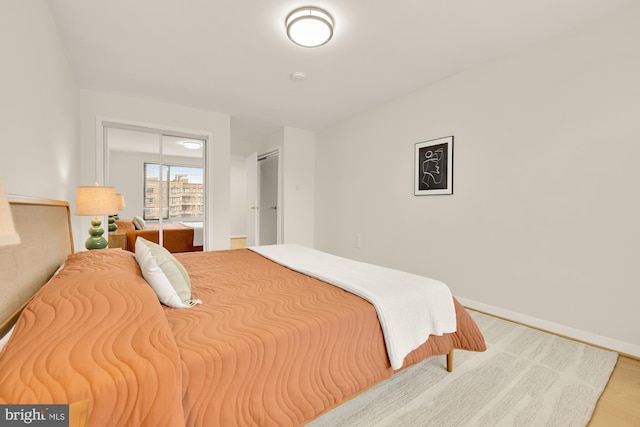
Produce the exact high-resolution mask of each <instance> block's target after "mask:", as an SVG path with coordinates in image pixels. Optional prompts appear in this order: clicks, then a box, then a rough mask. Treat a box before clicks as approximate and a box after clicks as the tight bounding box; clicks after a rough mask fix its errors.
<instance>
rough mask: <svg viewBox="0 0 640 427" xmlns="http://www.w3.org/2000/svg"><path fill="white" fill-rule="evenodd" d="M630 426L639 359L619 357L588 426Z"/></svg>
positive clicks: (637, 409)
mask: <svg viewBox="0 0 640 427" xmlns="http://www.w3.org/2000/svg"><path fill="white" fill-rule="evenodd" d="M244 247H246V239H245V238H234V239H231V249H238V248H244ZM627 426H629V427H631V426H635V427H638V426H640V360H637V359H632V358H630V357H625V356H620V357H619V358H618V363H617V364H616V367H615V368H614V370H613V373H612V374H611V378H610V379H609V383H608V384H607V386H606V387H605V389H604V391H603V392H602V396H600V400H598V404H597V405H596V409H595V411H594V412H593V416H592V417H591V421H590V422H589V427H627Z"/></svg>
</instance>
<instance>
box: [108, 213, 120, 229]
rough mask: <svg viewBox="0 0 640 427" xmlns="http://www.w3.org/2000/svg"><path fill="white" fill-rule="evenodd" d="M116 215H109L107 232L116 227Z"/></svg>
mask: <svg viewBox="0 0 640 427" xmlns="http://www.w3.org/2000/svg"><path fill="white" fill-rule="evenodd" d="M116 219H118V218H116V215H109V233H111V232H113V231H116V230H117V229H118V225H117V224H116Z"/></svg>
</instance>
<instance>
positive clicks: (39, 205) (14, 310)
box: [0, 195, 73, 337]
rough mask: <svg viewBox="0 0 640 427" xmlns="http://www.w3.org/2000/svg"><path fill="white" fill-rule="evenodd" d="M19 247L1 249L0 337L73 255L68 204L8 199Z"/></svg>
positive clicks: (63, 202) (46, 200) (39, 200)
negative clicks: (18, 238) (68, 257)
mask: <svg viewBox="0 0 640 427" xmlns="http://www.w3.org/2000/svg"><path fill="white" fill-rule="evenodd" d="M8 199H9V205H10V206H11V213H12V215H13V222H14V223H15V226H16V231H17V232H18V234H19V235H20V244H18V245H12V246H4V247H0V337H2V336H4V335H5V334H6V332H7V331H8V330H9V329H10V328H11V326H13V324H14V323H15V322H16V320H17V318H18V316H19V315H20V312H21V311H22V309H23V308H24V307H25V306H26V305H27V303H28V302H29V300H30V299H31V297H32V296H33V295H34V294H35V293H36V292H37V291H38V289H40V288H41V287H42V285H44V284H45V283H47V281H48V280H49V279H50V278H51V276H53V274H54V273H55V272H56V270H57V269H58V268H59V267H60V266H61V265H62V264H63V263H64V262H65V260H66V259H67V256H69V255H70V254H72V253H73V237H72V235H71V219H70V218H71V216H70V211H69V204H68V203H67V202H65V201H60V200H50V199H38V198H33V197H24V196H13V195H9V196H8Z"/></svg>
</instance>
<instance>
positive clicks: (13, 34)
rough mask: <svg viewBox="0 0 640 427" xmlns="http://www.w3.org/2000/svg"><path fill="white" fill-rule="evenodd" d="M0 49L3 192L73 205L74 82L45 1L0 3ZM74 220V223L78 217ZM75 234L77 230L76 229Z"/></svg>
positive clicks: (76, 107) (76, 146) (75, 156)
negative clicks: (0, 58) (58, 200)
mask: <svg viewBox="0 0 640 427" xmlns="http://www.w3.org/2000/svg"><path fill="white" fill-rule="evenodd" d="M0 52H2V65H1V66H0V94H1V95H0V176H2V177H3V180H4V187H5V191H6V192H7V193H12V194H19V195H27V196H36V197H45V198H49V199H60V200H67V201H69V202H70V203H71V205H72V210H73V209H74V206H75V205H74V203H75V202H74V200H75V187H76V185H77V183H78V172H79V166H78V165H79V138H78V129H79V122H78V111H79V100H78V88H77V86H76V82H75V77H74V75H73V73H72V71H71V68H70V66H69V63H68V61H67V58H66V55H65V51H64V48H63V46H62V43H61V40H60V37H59V34H58V29H57V27H56V25H55V22H54V21H53V18H52V16H51V13H50V11H49V7H48V5H47V3H46V2H42V1H0ZM72 212H73V211H72ZM72 222H73V224H74V225H76V224H78V223H79V222H77V219H76V218H75V217H74V218H72ZM87 228H88V226H87ZM74 232H75V234H76V235H78V234H79V230H78V229H77V227H74ZM76 246H77V245H76Z"/></svg>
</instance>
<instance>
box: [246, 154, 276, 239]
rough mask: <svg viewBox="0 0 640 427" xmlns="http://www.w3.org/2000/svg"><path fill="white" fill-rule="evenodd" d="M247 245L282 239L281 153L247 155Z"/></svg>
mask: <svg viewBox="0 0 640 427" xmlns="http://www.w3.org/2000/svg"><path fill="white" fill-rule="evenodd" d="M245 164H246V176H247V206H246V209H247V240H246V242H247V246H255V245H275V244H278V243H281V240H282V239H281V235H282V227H281V224H282V209H281V206H280V205H281V201H280V197H281V195H280V191H279V188H280V156H279V150H277V149H276V150H273V151H270V152H268V153H265V154H261V155H260V156H258V155H257V153H253V154H251V155H250V156H249V157H247V159H246V162H245Z"/></svg>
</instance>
